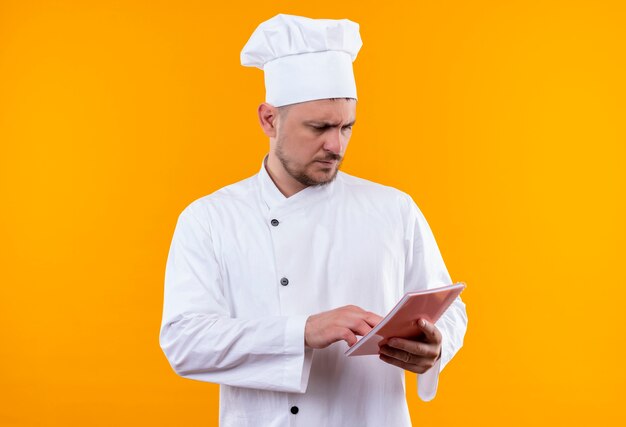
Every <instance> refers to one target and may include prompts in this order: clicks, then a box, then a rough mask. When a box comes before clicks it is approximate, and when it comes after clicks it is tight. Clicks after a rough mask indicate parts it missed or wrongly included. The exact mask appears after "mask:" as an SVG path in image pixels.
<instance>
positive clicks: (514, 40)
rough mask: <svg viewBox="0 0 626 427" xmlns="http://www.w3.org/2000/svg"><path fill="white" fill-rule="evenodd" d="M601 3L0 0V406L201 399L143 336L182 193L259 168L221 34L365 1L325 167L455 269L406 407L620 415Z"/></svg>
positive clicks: (522, 418)
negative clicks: (411, 218)
mask: <svg viewBox="0 0 626 427" xmlns="http://www.w3.org/2000/svg"><path fill="white" fill-rule="evenodd" d="M622 4H623V2H620V1H614V2H608V1H597V0H596V1H593V2H592V1H572V0H570V1H545V0H543V1H446V2H438V1H406V2H393V1H389V2H382V3H381V2H365V1H343V2H339V1H336V0H333V1H316V2H315V4H312V3H311V4H303V3H302V2H285V1H273V2H271V4H268V3H267V2H247V3H242V2H237V1H233V2H221V3H211V2H208V1H193V2H192V1H176V2H174V1H169V2H168V1H107V2H104V1H87V2H80V1H50V2H44V1H41V2H35V1H23V0H15V1H7V0H1V1H0V143H1V151H0V191H1V194H0V196H1V203H2V209H1V210H0V251H1V253H0V263H1V265H0V268H1V273H0V277H1V286H0V322H1V325H2V326H1V330H2V334H1V335H2V336H1V341H0V346H1V347H0V393H1V394H2V396H0V397H1V398H0V425H2V426H31V425H32V426H56V425H58V426H73V425H76V426H86V425H89V426H113V425H115V426H123V425H126V426H136V425H151V426H170V425H216V424H217V407H218V397H217V396H218V386H217V385H213V384H207V383H201V382H195V381H190V380H186V379H182V378H180V377H177V376H176V375H175V374H174V372H173V371H172V370H171V369H170V367H169V365H168V363H167V360H166V359H165V357H164V355H163V353H162V352H161V349H160V348H159V344H158V332H159V324H160V320H161V308H162V298H163V296H162V291H163V273H164V267H165V260H166V256H167V251H168V248H169V243H170V239H171V236H172V232H173V229H174V225H175V222H176V219H177V216H178V214H179V213H180V211H182V209H183V208H184V207H185V206H186V205H187V204H189V203H190V202H191V201H192V200H194V199H196V198H198V197H201V196H203V195H205V194H208V193H210V192H212V191H214V190H216V189H218V188H220V187H222V186H224V185H226V184H230V183H232V182H235V181H238V180H240V179H243V178H245V177H248V176H250V175H253V174H255V173H256V172H257V171H258V169H259V167H260V162H261V159H262V157H263V155H264V154H265V152H266V151H267V149H268V143H267V140H266V138H265V137H264V135H263V134H262V133H261V130H260V128H259V126H258V124H257V120H256V113H255V109H256V107H257V105H258V104H259V103H260V102H261V101H262V100H263V99H264V88H263V76H262V72H261V71H259V70H256V69H250V68H244V67H241V66H240V65H239V52H240V50H241V48H242V47H243V45H244V44H245V42H246V41H247V39H248V37H249V36H250V34H251V33H252V31H253V30H254V28H255V27H256V25H258V24H259V23H260V22H262V21H264V20H266V19H268V18H270V17H271V16H273V15H275V14H276V13H279V12H282V13H292V14H301V15H307V16H311V17H320V18H321V17H323V18H344V17H347V18H350V19H352V20H354V21H356V22H358V23H360V24H361V35H362V37H363V41H364V46H363V49H362V50H361V52H360V54H359V57H358V59H357V61H356V62H355V73H356V78H357V84H358V88H359V104H358V124H357V125H356V126H355V128H354V132H353V137H352V141H351V145H350V147H349V150H348V152H347V157H346V161H345V162H344V168H343V169H344V170H345V171H346V172H348V173H351V174H354V175H357V176H361V177H364V178H367V179H371V180H374V181H377V182H381V183H384V184H388V185H392V186H395V187H397V188H400V189H402V190H404V191H406V192H408V193H409V194H411V195H412V196H413V197H414V199H415V200H416V202H417V203H418V205H419V206H420V207H421V209H422V210H423V212H424V214H425V215H426V217H427V219H428V220H429V222H430V224H431V227H432V228H433V231H434V233H435V236H436V237H437V240H438V242H439V245H440V248H441V251H442V253H443V256H444V258H445V260H446V262H447V265H448V268H449V270H450V273H451V274H452V277H453V278H454V279H455V280H463V281H466V282H467V283H468V289H467V290H466V291H465V292H464V294H463V297H464V300H465V302H466V303H467V308H468V314H469V330H468V333H467V336H466V341H465V346H464V348H463V349H462V350H461V351H460V352H459V354H458V355H457V357H456V358H455V359H454V360H453V361H452V362H451V363H450V365H448V367H447V368H446V369H445V370H444V371H443V373H442V376H441V382H440V388H439V393H438V396H437V398H436V399H435V400H434V401H433V402H430V403H423V402H420V401H418V399H417V397H416V394H415V392H414V387H415V379H414V378H413V379H411V378H409V379H408V390H409V392H408V399H409V402H410V406H411V414H412V417H413V420H414V422H415V424H416V425H426V424H431V425H432V423H435V422H436V423H437V424H438V425H447V426H453V425H511V426H512V425H519V426H526V425H529V424H531V423H532V424H533V425H553V424H557V423H558V424H565V423H568V424H571V425H594V424H595V425H599V424H602V425H620V424H621V425H623V423H624V422H626V417H625V415H624V411H623V402H622V401H623V398H624V390H625V386H626V372H625V369H624V361H625V360H626V351H625V347H626V342H625V341H626V340H625V338H624V337H625V332H624V329H625V328H624V326H626V321H625V320H626V314H625V313H626V310H625V309H624V308H623V304H624V299H625V297H626V286H625V285H626V280H625V279H624V267H623V264H622V262H624V246H625V244H626V221H625V218H626V215H625V214H626V212H625V211H626V197H625V196H626V191H625V186H626V168H625V167H624V163H625V159H626V156H625V154H626V131H625V126H624V123H625V121H624V116H625V113H626V103H625V99H626V83H625V79H624V76H626V55H625V53H626V52H625V46H626V44H625V43H626V26H625V25H624V22H626V11H625V10H624V6H622ZM620 265H622V267H620Z"/></svg>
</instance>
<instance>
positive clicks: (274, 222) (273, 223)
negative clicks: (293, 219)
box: [271, 219, 280, 227]
mask: <svg viewBox="0 0 626 427" xmlns="http://www.w3.org/2000/svg"><path fill="white" fill-rule="evenodd" d="M271 224H272V225H273V226H274V227H276V226H277V225H278V224H280V223H279V222H278V220H277V219H273V220H272V221H271Z"/></svg>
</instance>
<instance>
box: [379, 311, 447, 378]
mask: <svg viewBox="0 0 626 427" xmlns="http://www.w3.org/2000/svg"><path fill="white" fill-rule="evenodd" d="M417 327H418V328H419V329H421V330H422V332H423V334H422V335H421V336H420V337H419V338H416V339H414V340H411V339H405V338H391V339H390V340H389V341H388V342H387V344H386V345H383V346H382V347H380V359H381V360H382V361H383V362H387V363H389V364H391V365H394V366H397V367H399V368H402V369H406V370H407V371H411V372H415V373H418V374H423V373H424V372H426V371H427V370H429V369H430V368H432V367H433V365H434V364H435V362H436V361H437V360H438V359H439V358H440V357H441V332H439V329H437V328H436V327H435V325H434V324H432V323H430V322H429V321H427V320H426V319H420V320H419V321H418V322H417Z"/></svg>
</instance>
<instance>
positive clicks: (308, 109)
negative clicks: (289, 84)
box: [288, 98, 356, 122]
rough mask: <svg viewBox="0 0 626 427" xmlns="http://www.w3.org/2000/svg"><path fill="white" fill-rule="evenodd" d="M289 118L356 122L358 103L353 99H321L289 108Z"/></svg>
mask: <svg viewBox="0 0 626 427" xmlns="http://www.w3.org/2000/svg"><path fill="white" fill-rule="evenodd" d="M288 115H289V116H291V117H293V118H294V119H298V120H319V121H333V122H334V121H344V120H348V121H351V120H354V118H355V115H356V101H355V100H352V99H343V98H341V99H320V100H316V101H308V102H302V103H299V104H293V105H290V106H289V113H288Z"/></svg>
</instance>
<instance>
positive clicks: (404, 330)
mask: <svg viewBox="0 0 626 427" xmlns="http://www.w3.org/2000/svg"><path fill="white" fill-rule="evenodd" d="M465 286H466V285H465V283H462V282H459V283H455V284H453V285H448V286H442V287H439V288H433V289H426V290H423V291H416V292H407V293H406V294H405V295H404V296H403V297H402V298H401V299H400V301H399V302H398V303H397V304H396V306H395V307H394V308H393V309H392V310H391V311H390V312H389V314H387V315H386V316H385V318H384V319H383V320H381V321H380V323H379V324H378V325H376V326H375V327H374V328H373V329H372V330H371V331H370V332H369V333H368V334H367V335H365V336H364V337H363V338H361V339H360V340H359V341H357V343H356V344H354V345H353V346H352V347H350V348H349V349H348V351H346V355H347V356H366V355H372V354H376V355H377V354H378V349H379V346H381V345H384V344H386V343H387V341H388V340H389V339H390V338H393V337H400V338H415V337H418V336H419V334H420V333H421V332H422V331H421V329H420V328H419V327H418V326H417V324H416V321H417V320H418V319H426V320H428V321H429V322H431V323H435V322H436V321H437V320H438V319H439V318H440V317H441V315H442V314H443V313H444V312H445V311H446V310H447V309H448V307H449V306H450V304H452V302H453V301H454V299H455V298H456V297H457V296H459V294H460V293H461V292H462V291H463V289H465Z"/></svg>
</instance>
